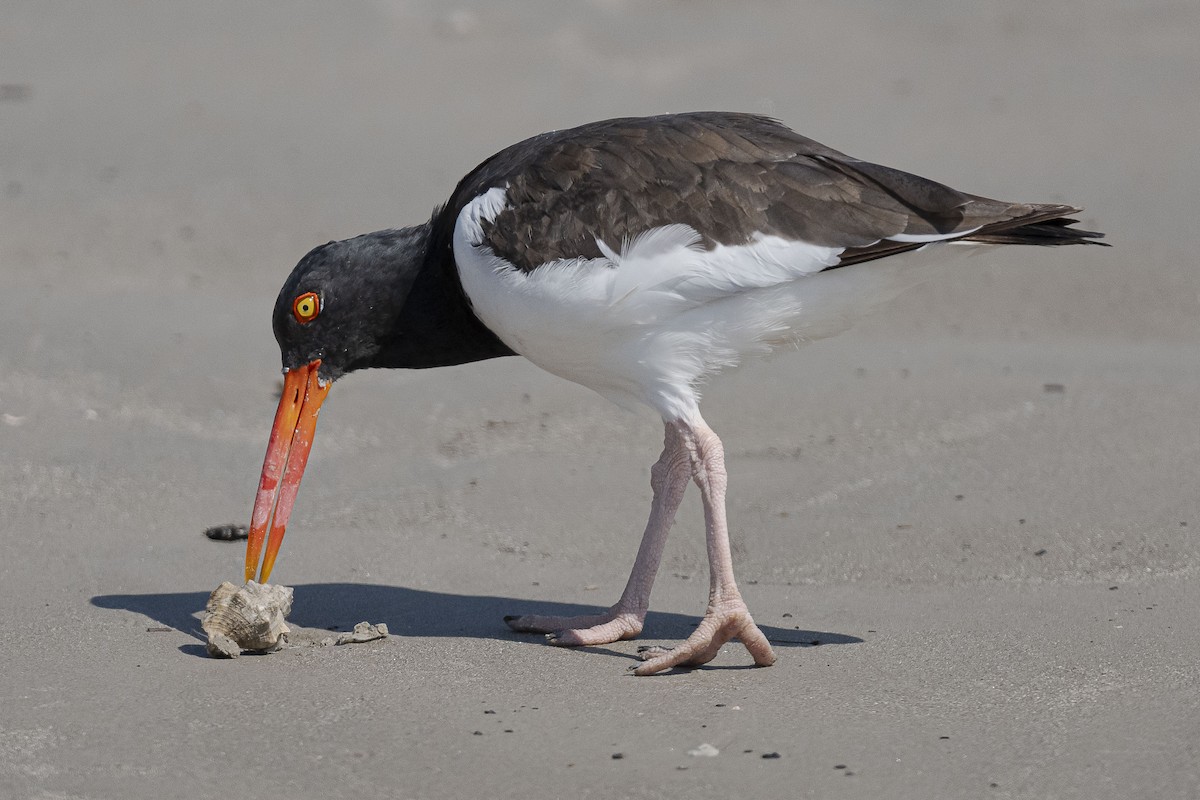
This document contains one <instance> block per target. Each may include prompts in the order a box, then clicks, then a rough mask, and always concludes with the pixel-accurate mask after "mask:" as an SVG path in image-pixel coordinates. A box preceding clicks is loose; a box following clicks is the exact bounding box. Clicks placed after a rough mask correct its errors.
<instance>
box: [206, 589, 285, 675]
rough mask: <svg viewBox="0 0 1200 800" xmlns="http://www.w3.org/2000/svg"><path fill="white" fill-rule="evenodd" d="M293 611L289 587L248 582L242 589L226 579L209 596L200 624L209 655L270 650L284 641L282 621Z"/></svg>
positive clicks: (216, 656)
mask: <svg viewBox="0 0 1200 800" xmlns="http://www.w3.org/2000/svg"><path fill="white" fill-rule="evenodd" d="M291 611H292V587H290V586H275V585H272V584H269V583H261V584H260V583H255V582H254V581H249V582H247V583H246V585H245V586H242V587H241V588H239V587H237V586H235V585H234V584H232V583H230V582H229V581H225V582H224V583H222V584H221V585H220V586H218V587H217V588H216V589H213V593H212V594H211V595H209V597H208V603H207V605H206V606H205V613H204V619H203V620H201V622H200V627H202V628H203V629H204V632H205V633H207V634H208V645H207V648H208V654H209V655H210V656H212V657H213V658H237V657H238V655H240V654H241V652H242V651H243V650H251V651H254V652H259V653H261V652H269V651H271V650H276V649H278V648H279V647H280V645H281V644H282V643H283V642H286V641H287V634H288V633H289V632H290V631H291V629H290V628H289V627H288V626H287V623H285V622H284V621H283V619H284V617H286V616H287V615H288V614H290V613H291Z"/></svg>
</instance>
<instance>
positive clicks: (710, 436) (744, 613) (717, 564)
mask: <svg viewBox="0 0 1200 800" xmlns="http://www.w3.org/2000/svg"><path fill="white" fill-rule="evenodd" d="M672 424H674V425H676V426H677V427H678V429H679V435H680V437H681V438H682V439H683V442H684V446H685V447H686V448H687V450H688V454H689V456H690V459H691V467H692V478H693V480H695V482H696V485H697V486H699V487H700V495H701V497H702V498H703V500H704V523H705V529H706V538H707V542H708V564H709V585H708V609H707V610H706V611H705V612H704V619H702V620H701V621H700V625H699V626H698V627H697V628H696V630H695V631H694V632H693V633H692V635H691V636H689V637H688V638H687V641H685V642H684V643H683V644H681V645H679V646H678V647H674V648H664V647H649V648H644V649H643V650H642V651H641V652H642V658H643V659H645V661H646V663H644V664H642V665H641V666H640V667H638V668H637V669H636V670H634V673H635V674H637V675H653V674H654V673H656V672H661V671H663V670H666V669H670V668H671V667H675V666H680V665H685V666H696V665H699V664H706V663H708V662H709V661H711V660H712V659H713V658H714V657H715V656H716V655H717V651H718V650H720V649H721V645H723V644H725V643H726V642H728V641H729V640H730V639H735V638H736V639H739V640H740V641H741V642H742V644H744V645H745V646H746V649H747V650H749V651H750V655H751V656H752V657H753V658H754V663H755V664H757V665H758V666H760V667H766V666H770V665H771V664H774V663H775V653H774V652H773V651H772V650H771V645H770V643H769V642H768V641H767V637H766V636H764V635H763V632H762V631H760V630H759V629H758V626H757V625H755V624H754V620H753V619H752V618H751V617H750V611H749V609H747V608H746V603H745V602H744V601H743V600H742V595H741V593H740V592H739V591H738V588H737V583H736V582H735V581H734V578H733V557H732V555H731V554H730V552H729V526H728V524H727V523H726V521H725V488H726V486H727V484H728V478H727V476H726V473H725V448H724V447H723V446H722V445H721V440H720V439H718V438H717V435H716V434H715V433H713V430H712V429H711V428H709V427H708V425H707V424H705V422H704V420H703V419H701V418H700V415H699V414H696V415H695V416H694V417H693V418H692V419H691V420H687V421H684V420H680V421H677V422H675V423H668V429H669V428H670V426H671V425H672Z"/></svg>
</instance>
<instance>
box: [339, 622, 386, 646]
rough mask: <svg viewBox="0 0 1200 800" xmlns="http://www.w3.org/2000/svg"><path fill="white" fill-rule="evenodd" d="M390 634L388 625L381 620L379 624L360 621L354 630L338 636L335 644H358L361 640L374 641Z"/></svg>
mask: <svg viewBox="0 0 1200 800" xmlns="http://www.w3.org/2000/svg"><path fill="white" fill-rule="evenodd" d="M387 635H388V627H387V625H386V624H384V623H382V622H380V623H379V624H377V625H372V624H371V623H370V622H360V623H358V624H357V625H355V626H354V630H353V632H350V633H343V634H341V635H340V636H338V637H337V641H336V642H334V644H358V643H359V642H373V641H375V640H376V639H386V638H387Z"/></svg>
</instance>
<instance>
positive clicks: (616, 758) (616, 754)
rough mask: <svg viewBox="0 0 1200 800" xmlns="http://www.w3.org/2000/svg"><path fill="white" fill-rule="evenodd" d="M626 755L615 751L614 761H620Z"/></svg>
mask: <svg viewBox="0 0 1200 800" xmlns="http://www.w3.org/2000/svg"><path fill="white" fill-rule="evenodd" d="M624 757H625V754H624V753H613V754H612V759H613V761H620V760H621V759H622V758H624Z"/></svg>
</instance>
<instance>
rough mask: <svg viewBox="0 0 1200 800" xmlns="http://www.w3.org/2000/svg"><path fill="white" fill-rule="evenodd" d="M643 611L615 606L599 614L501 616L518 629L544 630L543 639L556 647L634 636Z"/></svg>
mask: <svg viewBox="0 0 1200 800" xmlns="http://www.w3.org/2000/svg"><path fill="white" fill-rule="evenodd" d="M645 618H646V612H644V611H643V612H641V613H637V612H635V611H625V610H622V609H620V608H619V607H617V606H614V607H613V608H611V609H609V610H608V611H606V612H605V613H603V614H587V615H583V616H579V617H547V616H540V615H536V614H533V615H525V616H522V617H505V618H504V621H505V623H507V624H508V627H510V628H512V629H513V630H514V631H518V632H521V633H544V634H546V641H548V642H549V643H550V644H553V645H558V646H559V647H584V646H592V645H600V644H610V643H612V642H615V641H618V640H620V639H634V638H636V637H637V635H638V634H639V633H641V632H642V621H643V620H644V619H645Z"/></svg>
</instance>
